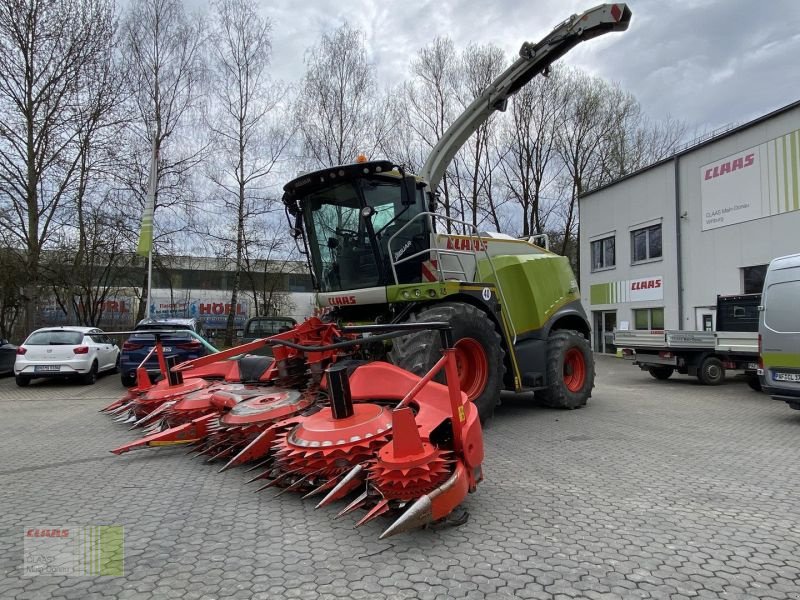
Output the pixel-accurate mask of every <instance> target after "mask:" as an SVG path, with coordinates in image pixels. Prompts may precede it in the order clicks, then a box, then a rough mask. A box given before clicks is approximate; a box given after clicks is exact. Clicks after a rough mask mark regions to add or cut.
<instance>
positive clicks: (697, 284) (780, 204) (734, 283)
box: [580, 102, 800, 352]
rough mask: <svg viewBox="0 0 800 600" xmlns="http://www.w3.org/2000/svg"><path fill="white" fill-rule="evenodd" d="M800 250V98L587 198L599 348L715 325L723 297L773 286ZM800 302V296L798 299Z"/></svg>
mask: <svg viewBox="0 0 800 600" xmlns="http://www.w3.org/2000/svg"><path fill="white" fill-rule="evenodd" d="M798 251H800V102H795V103H793V104H790V105H789V106H786V107H784V108H781V109H779V110H776V111H775V112H772V113H770V114H767V115H764V116H763V117H760V118H758V119H755V120H754V121H751V122H749V123H746V124H744V125H741V126H739V127H736V128H733V129H730V130H728V131H725V132H724V133H721V134H719V135H716V136H712V137H710V138H708V139H706V140H704V141H702V142H700V143H697V144H695V145H693V146H691V147H689V148H687V149H685V150H683V151H680V152H678V153H677V154H675V155H674V156H672V157H670V158H668V159H665V160H662V161H660V162H658V163H656V164H653V165H651V166H649V167H646V168H644V169H641V170H640V171H637V172H635V173H632V174H630V175H627V176H625V177H623V178H621V179H619V180H617V181H614V182H612V183H610V184H608V185H606V186H603V187H601V188H598V189H596V190H593V191H591V192H588V193H586V194H584V195H583V196H582V197H581V198H580V257H581V264H580V273H581V294H582V300H583V303H584V306H585V307H586V310H587V312H589V313H591V318H592V326H593V340H592V343H593V345H594V349H595V351H597V352H613V351H614V348H613V346H612V345H611V341H612V339H611V335H610V334H611V333H612V332H613V331H614V329H615V328H620V329H686V330H708V329H713V328H714V326H715V321H716V315H715V305H716V298H717V295H718V294H724V295H728V294H750V293H757V292H760V291H761V286H762V284H763V281H764V274H765V272H766V268H767V264H768V263H769V261H770V260H772V259H773V258H775V257H776V256H781V255H784V254H791V253H794V252H798ZM798 303H799V304H800V298H798Z"/></svg>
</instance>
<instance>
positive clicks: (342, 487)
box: [314, 464, 364, 509]
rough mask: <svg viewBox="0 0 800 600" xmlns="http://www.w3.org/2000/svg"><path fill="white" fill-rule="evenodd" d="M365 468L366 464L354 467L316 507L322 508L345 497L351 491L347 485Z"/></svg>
mask: <svg viewBox="0 0 800 600" xmlns="http://www.w3.org/2000/svg"><path fill="white" fill-rule="evenodd" d="M363 470H364V465H361V464H358V465H356V466H355V467H353V468H352V469H351V470H350V472H349V473H348V474H347V475H345V476H344V478H343V479H342V480H341V481H339V483H337V484H336V486H335V487H334V488H333V489H332V490H331V491H330V492H328V495H327V496H325V497H324V498H323V499H322V500H320V502H319V504H317V505H316V506H315V507H314V508H315V509H317V508H321V507H323V506H326V505H328V504H330V503H332V502H336V501H337V500H339V499H340V498H341V497H343V496H344V495H345V494H347V492H348V491H349V488H348V487H347V486H348V485H349V484H350V483H351V482H353V481H355V480H356V478H357V477H358V476H359V475H360V474H361V472H362V471H363Z"/></svg>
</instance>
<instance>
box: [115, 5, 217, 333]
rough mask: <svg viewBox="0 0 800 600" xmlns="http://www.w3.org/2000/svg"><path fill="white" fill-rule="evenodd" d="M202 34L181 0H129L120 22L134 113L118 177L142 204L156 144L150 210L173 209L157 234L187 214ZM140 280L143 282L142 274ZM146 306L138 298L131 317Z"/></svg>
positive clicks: (196, 148)
mask: <svg viewBox="0 0 800 600" xmlns="http://www.w3.org/2000/svg"><path fill="white" fill-rule="evenodd" d="M204 35H205V34H204V23H203V22H202V20H200V19H199V18H189V17H188V16H187V15H186V13H185V12H184V8H183V3H182V2H181V0H133V3H132V5H131V7H130V9H129V11H128V13H127V14H126V16H125V20H124V22H123V26H122V36H123V51H124V57H125V66H126V71H127V73H128V76H129V78H130V79H129V83H130V86H131V90H132V102H133V109H134V111H135V112H136V115H137V119H136V122H135V123H134V126H132V127H131V128H130V130H129V132H130V135H129V138H128V140H127V142H128V144H129V148H130V153H131V155H132V156H131V160H130V168H129V170H128V171H127V172H126V173H124V174H123V179H124V184H125V186H126V187H127V188H128V189H129V191H130V193H131V195H132V196H133V197H134V198H135V199H136V200H138V203H139V204H140V205H141V206H144V199H145V196H146V194H147V179H148V173H149V165H150V156H151V149H152V148H153V145H154V144H155V149H156V155H157V156H158V157H159V161H158V169H157V182H158V183H157V186H156V199H155V212H156V214H158V212H159V209H161V212H162V213H163V211H164V210H168V211H171V212H172V213H173V222H172V223H171V224H168V223H166V220H165V219H163V218H162V220H161V222H160V223H159V225H160V227H161V228H162V231H161V233H162V235H164V234H165V233H167V234H171V233H173V232H174V230H176V229H178V230H179V229H181V228H182V227H185V226H186V222H187V218H186V216H185V214H181V213H185V211H186V210H187V207H188V206H189V205H190V204H191V202H192V200H193V199H194V194H193V187H192V185H191V178H192V175H193V174H194V172H195V171H196V169H197V167H198V165H199V164H200V162H201V160H202V158H203V154H204V151H205V149H206V145H205V144H204V143H203V141H202V140H199V141H198V140H197V139H196V136H195V135H193V133H192V132H191V131H190V130H189V128H188V125H190V120H192V119H195V117H196V110H197V109H198V105H199V100H200V83H201V81H202V78H203V72H204V69H203V62H202V56H201V48H202V44H203V42H204V39H205V38H204ZM176 217H177V218H176ZM170 225H171V226H170ZM165 226H166V227H165ZM165 229H166V231H165ZM156 237H158V236H156ZM142 288H143V289H146V288H147V281H146V280H145V281H144V282H143V285H142ZM144 310H145V306H144V304H143V303H140V304H139V314H138V315H137V318H141V317H142V316H143V315H144Z"/></svg>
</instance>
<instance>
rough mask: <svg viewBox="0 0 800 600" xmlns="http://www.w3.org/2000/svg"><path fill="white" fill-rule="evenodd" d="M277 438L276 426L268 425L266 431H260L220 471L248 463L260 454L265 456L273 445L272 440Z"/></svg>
mask: <svg viewBox="0 0 800 600" xmlns="http://www.w3.org/2000/svg"><path fill="white" fill-rule="evenodd" d="M274 438H275V428H274V427H271V426H270V427H267V428H266V429H265V430H264V431H262V432H261V433H259V434H258V435H257V436H256V437H255V438H254V439H253V441H251V442H250V443H249V444H247V446H245V447H244V448H242V450H241V451H240V452H239V453H238V454H237V455H236V456H234V457H233V458H232V459H231V460H230V461H228V464H226V465H225V466H224V467H222V468H221V469H220V473H221V472H222V471H225V470H226V469H230V468H231V467H235V466H237V465H240V464H243V463H246V462H248V461H250V460H253V459H255V458H258V457H259V456H264V455H265V454H267V452H268V451H269V449H270V447H271V446H272V442H273V440H274ZM252 470H253V469H248V471H252Z"/></svg>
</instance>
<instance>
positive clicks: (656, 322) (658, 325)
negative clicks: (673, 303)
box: [633, 308, 664, 330]
mask: <svg viewBox="0 0 800 600" xmlns="http://www.w3.org/2000/svg"><path fill="white" fill-rule="evenodd" d="M633 327H634V329H645V330H652V329H664V309H663V308H635V309H634V310H633Z"/></svg>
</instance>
